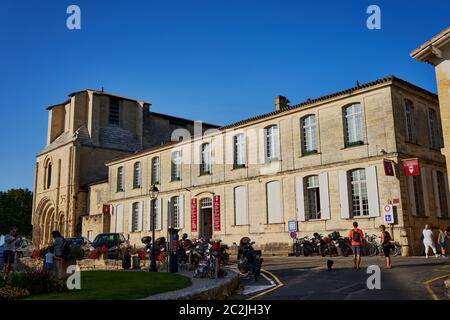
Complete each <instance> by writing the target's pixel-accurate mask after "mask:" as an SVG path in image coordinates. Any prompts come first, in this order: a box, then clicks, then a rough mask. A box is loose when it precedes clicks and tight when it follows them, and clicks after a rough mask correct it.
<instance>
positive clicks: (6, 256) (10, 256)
mask: <svg viewBox="0 0 450 320" xmlns="http://www.w3.org/2000/svg"><path fill="white" fill-rule="evenodd" d="M14 256H15V254H14V251H10V250H6V251H3V262H4V263H5V264H8V263H9V264H13V263H14Z"/></svg>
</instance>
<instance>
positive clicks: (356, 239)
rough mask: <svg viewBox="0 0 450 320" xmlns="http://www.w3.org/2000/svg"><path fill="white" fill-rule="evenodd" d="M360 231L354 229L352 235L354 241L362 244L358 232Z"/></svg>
mask: <svg viewBox="0 0 450 320" xmlns="http://www.w3.org/2000/svg"><path fill="white" fill-rule="evenodd" d="M358 231H359V230H358V229H353V233H352V240H353V241H354V242H360V241H361V235H360V234H359V232H358Z"/></svg>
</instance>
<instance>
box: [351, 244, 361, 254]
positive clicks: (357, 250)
mask: <svg viewBox="0 0 450 320" xmlns="http://www.w3.org/2000/svg"><path fill="white" fill-rule="evenodd" d="M352 251H353V254H354V255H358V256H360V255H361V254H362V245H358V246H352Z"/></svg>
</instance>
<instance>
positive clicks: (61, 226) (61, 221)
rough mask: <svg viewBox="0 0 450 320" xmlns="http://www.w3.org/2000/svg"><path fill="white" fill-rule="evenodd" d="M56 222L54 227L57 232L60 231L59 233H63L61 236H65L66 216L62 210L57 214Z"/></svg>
mask: <svg viewBox="0 0 450 320" xmlns="http://www.w3.org/2000/svg"><path fill="white" fill-rule="evenodd" d="M55 222H56V229H55V230H58V231H59V232H61V234H62V235H63V237H65V236H66V217H65V215H64V212H62V211H60V212H59V214H58V219H57V220H56V221H55Z"/></svg>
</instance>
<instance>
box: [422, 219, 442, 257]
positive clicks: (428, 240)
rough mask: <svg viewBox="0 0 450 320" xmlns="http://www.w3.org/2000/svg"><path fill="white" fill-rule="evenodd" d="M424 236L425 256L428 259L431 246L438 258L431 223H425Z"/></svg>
mask: <svg viewBox="0 0 450 320" xmlns="http://www.w3.org/2000/svg"><path fill="white" fill-rule="evenodd" d="M422 236H423V245H424V247H425V258H427V259H428V252H429V251H430V248H431V250H433V253H434V255H435V256H436V258H438V257H439V255H438V254H437V252H436V247H435V245H434V235H433V231H431V229H430V226H429V225H425V229H423V231H422Z"/></svg>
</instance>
